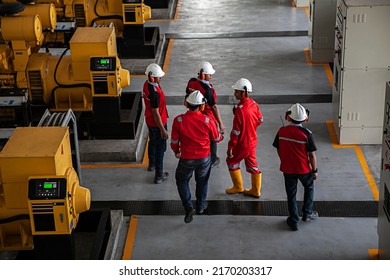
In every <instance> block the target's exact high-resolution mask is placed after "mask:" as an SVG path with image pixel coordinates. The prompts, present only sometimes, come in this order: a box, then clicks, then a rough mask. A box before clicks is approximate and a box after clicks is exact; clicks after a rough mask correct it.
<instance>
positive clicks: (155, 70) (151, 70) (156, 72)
mask: <svg viewBox="0 0 390 280" xmlns="http://www.w3.org/2000/svg"><path fill="white" fill-rule="evenodd" d="M145 74H146V75H148V76H149V75H150V76H152V77H156V78H160V77H162V76H164V75H165V73H164V71H163V70H162V69H161V67H160V66H159V65H158V64H156V63H151V64H149V65H148V67H146V71H145Z"/></svg>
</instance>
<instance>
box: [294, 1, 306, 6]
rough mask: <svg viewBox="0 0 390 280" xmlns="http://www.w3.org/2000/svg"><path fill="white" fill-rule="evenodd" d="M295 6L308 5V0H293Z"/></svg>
mask: <svg viewBox="0 0 390 280" xmlns="http://www.w3.org/2000/svg"><path fill="white" fill-rule="evenodd" d="M294 4H295V6H296V7H307V6H309V0H294Z"/></svg>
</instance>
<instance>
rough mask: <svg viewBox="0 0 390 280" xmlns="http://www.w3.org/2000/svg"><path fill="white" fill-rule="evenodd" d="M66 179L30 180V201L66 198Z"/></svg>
mask: <svg viewBox="0 0 390 280" xmlns="http://www.w3.org/2000/svg"><path fill="white" fill-rule="evenodd" d="M65 191H66V180H65V179H64V178H36V179H35V178H34V179H30V180H29V198H30V199H59V198H62V197H64V196H65Z"/></svg>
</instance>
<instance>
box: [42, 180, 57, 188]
mask: <svg viewBox="0 0 390 280" xmlns="http://www.w3.org/2000/svg"><path fill="white" fill-rule="evenodd" d="M43 188H44V189H52V188H55V183H51V182H47V183H44V184H43Z"/></svg>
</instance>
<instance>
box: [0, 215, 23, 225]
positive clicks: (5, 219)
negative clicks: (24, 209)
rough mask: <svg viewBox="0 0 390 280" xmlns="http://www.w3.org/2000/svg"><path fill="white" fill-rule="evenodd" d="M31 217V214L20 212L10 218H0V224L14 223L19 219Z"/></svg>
mask: <svg viewBox="0 0 390 280" xmlns="http://www.w3.org/2000/svg"><path fill="white" fill-rule="evenodd" d="M29 219H30V215H28V214H20V215H16V216H12V217H8V218H4V219H0V224H8V223H12V222H15V221H18V220H29Z"/></svg>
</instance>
